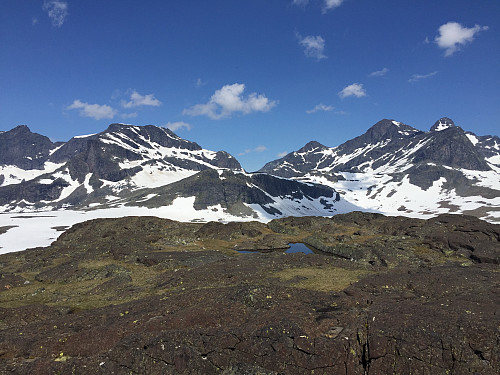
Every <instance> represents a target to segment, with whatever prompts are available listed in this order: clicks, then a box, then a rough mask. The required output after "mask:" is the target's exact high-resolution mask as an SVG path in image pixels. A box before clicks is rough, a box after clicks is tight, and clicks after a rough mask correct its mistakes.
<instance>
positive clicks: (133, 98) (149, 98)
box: [122, 90, 161, 108]
mask: <svg viewBox="0 0 500 375" xmlns="http://www.w3.org/2000/svg"><path fill="white" fill-rule="evenodd" d="M144 105H148V106H152V107H158V106H160V105H161V102H160V101H159V100H158V99H156V98H155V97H154V94H148V95H141V94H139V93H138V92H137V91H135V90H134V91H133V92H132V94H131V95H130V101H128V102H125V101H124V100H123V101H122V106H123V107H124V108H134V107H140V106H144Z"/></svg>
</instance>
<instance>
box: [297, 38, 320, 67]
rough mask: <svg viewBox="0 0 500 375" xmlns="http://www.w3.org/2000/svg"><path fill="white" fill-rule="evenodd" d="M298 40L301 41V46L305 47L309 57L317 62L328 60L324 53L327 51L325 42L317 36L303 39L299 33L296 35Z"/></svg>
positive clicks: (305, 52)
mask: <svg viewBox="0 0 500 375" xmlns="http://www.w3.org/2000/svg"><path fill="white" fill-rule="evenodd" d="M296 36H297V39H298V40H299V44H300V45H301V46H302V47H304V54H305V55H306V56H307V57H310V58H312V59H316V60H318V61H319V60H322V59H326V56H325V54H324V53H323V51H324V50H325V40H324V39H323V38H322V37H321V36H319V35H317V36H312V35H309V36H305V37H303V36H302V35H300V34H299V33H296Z"/></svg>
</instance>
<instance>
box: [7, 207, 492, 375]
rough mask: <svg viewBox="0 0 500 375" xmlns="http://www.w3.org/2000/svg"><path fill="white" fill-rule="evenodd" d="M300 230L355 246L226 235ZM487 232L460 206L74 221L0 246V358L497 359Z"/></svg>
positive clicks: (262, 362)
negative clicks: (22, 247)
mask: <svg viewBox="0 0 500 375" xmlns="http://www.w3.org/2000/svg"><path fill="white" fill-rule="evenodd" d="M270 236H271V237H273V241H271V240H268V241H267V242H266V238H269V237H270ZM309 237H316V238H317V239H318V241H320V242H321V243H323V245H324V246H325V247H327V246H328V247H330V248H332V249H335V248H337V249H340V247H336V245H338V246H339V245H342V246H343V247H342V249H344V250H346V249H350V251H351V252H352V255H353V257H351V259H344V258H345V257H344V256H343V254H336V256H331V255H328V254H325V255H320V254H307V255H305V254H300V253H296V254H284V253H283V252H282V251H281V250H276V251H274V252H268V253H265V254H262V253H259V254H244V255H238V254H237V253H236V252H235V251H234V250H232V249H234V248H239V247H241V246H242V244H243V245H244V246H246V245H249V244H263V245H264V246H268V245H270V244H275V246H274V248H276V249H279V248H280V246H282V244H283V243H286V242H290V241H291V240H292V239H293V240H295V241H297V240H301V241H302V240H304V239H305V238H309ZM499 244H500V226H498V225H493V224H488V223H485V222H484V221H481V220H478V219H475V218H472V217H467V216H461V215H441V216H438V217H436V218H434V219H432V220H428V221H424V220H418V219H410V218H404V217H384V216H382V215H378V214H366V213H360V212H353V213H350V214H346V215H337V216H335V217H334V218H332V219H328V218H320V217H301V218H293V217H290V218H286V219H278V220H273V221H272V222H270V223H269V225H264V224H261V223H230V224H222V223H207V224H196V223H179V222H174V221H170V220H162V219H158V218H153V217H146V218H144V217H142V218H136V217H128V218H120V219H98V220H93V221H89V222H86V223H81V224H78V225H76V226H74V227H73V228H71V229H69V230H68V231H66V232H65V233H64V234H63V235H61V237H60V238H59V239H58V240H57V241H56V242H55V243H54V244H53V245H52V246H51V247H47V248H39V249H33V250H28V251H24V252H20V253H13V254H5V255H1V256H0V263H1V264H2V274H1V275H0V289H1V290H0V301H1V302H0V303H1V305H0V327H1V330H2V331H1V332H2V333H1V335H0V358H1V361H0V372H2V373H12V374H30V375H32V374H34V375H37V374H47V373H61V374H66V373H75V374H88V373H117V374H119V373H129V372H131V373H141V374H200V373H203V374H218V373H224V374H316V375H317V374H325V375H326V374H360V375H361V374H363V375H364V374H394V373H395V374H410V373H426V374H447V373H449V374H452V373H455V374H466V373H476V374H485V375H493V374H497V373H499V372H500V349H499V348H500V347H499V345H498V342H499V340H500V332H499V331H498V314H499V306H500V293H499V282H498V272H499V264H498V260H499V256H500V246H499ZM265 248H273V247H265ZM486 248H488V249H489V253H488V254H484V253H482V252H484V250H485V249H486ZM370 254H371V255H370ZM374 255H376V256H377V257H378V259H379V262H378V263H372V262H370V261H371V260H373V256H374ZM476 257H477V258H476ZM494 259H496V261H497V263H495V262H493V261H490V260H494Z"/></svg>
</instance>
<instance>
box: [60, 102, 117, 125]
mask: <svg viewBox="0 0 500 375" xmlns="http://www.w3.org/2000/svg"><path fill="white" fill-rule="evenodd" d="M67 109H79V110H80V116H83V117H92V118H93V119H96V120H101V119H103V118H113V117H115V115H116V113H117V111H116V110H115V109H113V108H112V107H110V106H109V105H105V104H104V105H99V104H89V103H85V102H82V101H80V100H78V99H77V100H75V101H73V104H71V105H70V106H68V107H67Z"/></svg>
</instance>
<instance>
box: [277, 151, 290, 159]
mask: <svg viewBox="0 0 500 375" xmlns="http://www.w3.org/2000/svg"><path fill="white" fill-rule="evenodd" d="M287 155H288V151H283V152H280V153H279V154H278V155H276V156H277V157H279V158H284V157H285V156H287Z"/></svg>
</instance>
